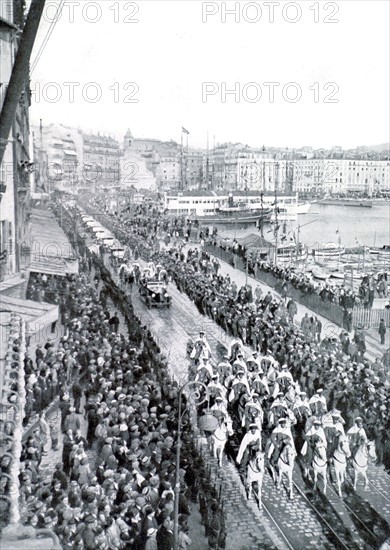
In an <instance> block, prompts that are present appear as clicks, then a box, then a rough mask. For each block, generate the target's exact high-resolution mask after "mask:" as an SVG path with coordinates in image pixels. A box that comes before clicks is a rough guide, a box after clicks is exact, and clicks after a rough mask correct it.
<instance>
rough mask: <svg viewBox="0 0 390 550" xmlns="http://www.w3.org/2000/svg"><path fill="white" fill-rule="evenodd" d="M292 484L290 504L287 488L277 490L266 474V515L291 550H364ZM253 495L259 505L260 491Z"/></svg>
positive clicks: (342, 527) (264, 490)
mask: <svg viewBox="0 0 390 550" xmlns="http://www.w3.org/2000/svg"><path fill="white" fill-rule="evenodd" d="M293 484H294V488H295V491H294V497H293V499H292V500H290V499H289V498H288V496H287V494H286V493H285V492H284V488H282V489H280V490H277V489H276V487H275V484H274V481H273V479H272V478H271V476H270V474H269V473H268V470H266V472H265V475H264V480H263V488H262V506H263V511H264V513H265V514H266V515H267V516H268V517H269V519H270V520H271V522H272V524H273V525H274V527H275V529H276V530H277V532H278V533H279V534H280V536H281V537H282V538H283V540H284V541H285V543H286V544H287V546H288V547H289V548H290V549H293V550H301V549H302V548H305V550H309V549H311V548H313V549H316V550H318V549H325V550H331V549H334V548H337V549H340V550H341V549H345V550H358V549H361V548H363V547H362V546H359V545H358V544H356V543H355V541H354V540H353V539H352V537H351V535H350V533H349V532H348V531H347V529H346V528H345V527H344V526H342V525H340V523H341V522H340V521H338V522H337V527H332V525H331V524H330V521H328V520H327V519H326V518H325V517H324V515H323V514H322V513H321V512H320V511H319V510H318V509H317V507H316V506H315V505H314V504H313V503H312V502H311V501H310V499H309V498H308V497H307V496H306V495H305V494H304V492H303V491H302V490H301V489H300V487H299V486H298V485H297V484H296V483H295V482H293ZM253 492H254V494H255V497H256V499H257V501H258V491H257V490H256V489H254V491H253ZM294 520H295V521H294ZM333 520H334V518H333ZM341 533H342V534H341ZM364 550H366V547H364Z"/></svg>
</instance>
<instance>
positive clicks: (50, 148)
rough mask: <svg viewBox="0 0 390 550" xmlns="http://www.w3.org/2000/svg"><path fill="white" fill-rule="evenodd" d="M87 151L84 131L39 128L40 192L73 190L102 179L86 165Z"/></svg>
mask: <svg viewBox="0 0 390 550" xmlns="http://www.w3.org/2000/svg"><path fill="white" fill-rule="evenodd" d="M83 150H84V144H83V134H82V132H81V130H79V129H76V128H69V127H67V126H64V125H62V124H49V125H42V123H41V125H40V126H39V127H38V126H35V127H34V157H35V165H36V185H37V189H36V190H42V191H46V192H47V193H50V192H52V191H54V190H55V189H58V190H61V191H69V190H72V189H75V188H76V187H78V186H83V185H85V184H88V183H89V182H91V181H95V180H96V179H98V177H99V176H98V175H96V173H95V171H93V170H92V168H89V169H88V168H86V167H85V166H84V154H83Z"/></svg>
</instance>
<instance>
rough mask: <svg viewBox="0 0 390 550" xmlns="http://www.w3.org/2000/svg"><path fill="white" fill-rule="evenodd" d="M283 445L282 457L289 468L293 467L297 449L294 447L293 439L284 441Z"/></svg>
mask: <svg viewBox="0 0 390 550" xmlns="http://www.w3.org/2000/svg"><path fill="white" fill-rule="evenodd" d="M283 443H284V446H283V450H282V452H281V455H280V456H281V458H282V459H283V461H284V462H285V463H286V464H288V465H289V466H293V464H294V459H295V449H294V447H293V445H292V442H291V439H290V438H288V439H286V440H284V442H283Z"/></svg>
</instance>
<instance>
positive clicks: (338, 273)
mask: <svg viewBox="0 0 390 550" xmlns="http://www.w3.org/2000/svg"><path fill="white" fill-rule="evenodd" d="M329 276H330V277H331V278H332V279H343V280H344V278H345V275H344V272H343V271H331V272H330V275H329Z"/></svg>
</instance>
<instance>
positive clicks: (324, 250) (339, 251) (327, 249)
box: [313, 243, 345, 259]
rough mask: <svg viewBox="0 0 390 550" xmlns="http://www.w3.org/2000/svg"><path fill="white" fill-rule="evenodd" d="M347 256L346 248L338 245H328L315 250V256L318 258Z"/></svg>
mask: <svg viewBox="0 0 390 550" xmlns="http://www.w3.org/2000/svg"><path fill="white" fill-rule="evenodd" d="M343 254H345V248H344V247H343V246H341V245H340V244H338V243H327V244H324V245H323V246H321V247H319V248H317V249H316V248H313V255H314V257H315V258H316V259H317V258H323V259H325V258H336V257H339V256H341V255H343Z"/></svg>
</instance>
